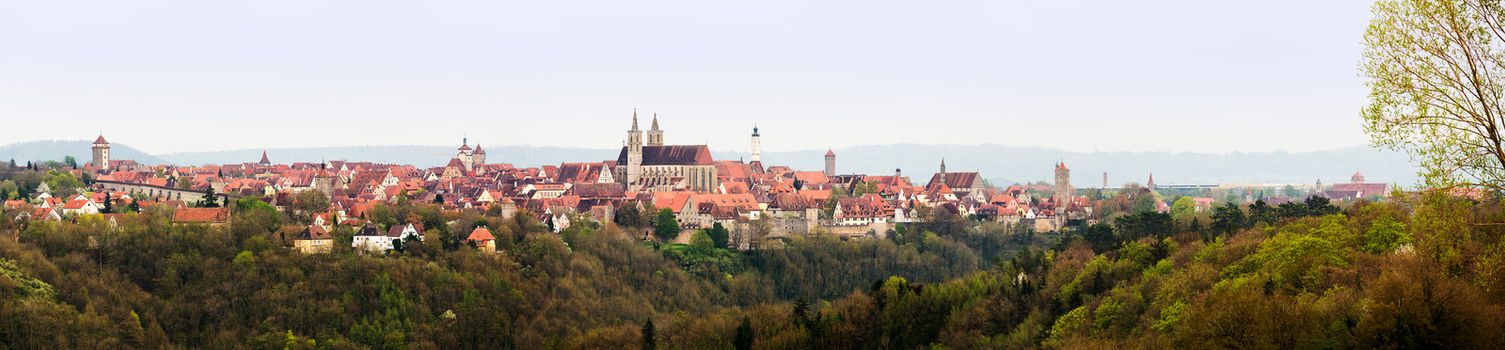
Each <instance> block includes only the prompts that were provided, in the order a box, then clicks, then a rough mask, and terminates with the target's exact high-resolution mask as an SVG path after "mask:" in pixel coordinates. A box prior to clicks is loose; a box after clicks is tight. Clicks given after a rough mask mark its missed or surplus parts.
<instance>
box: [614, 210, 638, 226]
mask: <svg viewBox="0 0 1505 350" xmlns="http://www.w3.org/2000/svg"><path fill="white" fill-rule="evenodd" d="M641 211H642V209H640V208H638V206H637V205H636V204H624V205H622V207H621V208H617V212H616V213H615V216H614V217H613V218H612V221H615V222H616V223H617V226H621V227H628V228H643V226H644V224H643V213H641Z"/></svg>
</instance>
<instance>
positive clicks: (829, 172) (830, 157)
mask: <svg viewBox="0 0 1505 350" xmlns="http://www.w3.org/2000/svg"><path fill="white" fill-rule="evenodd" d="M826 176H828V177H829V176H836V152H835V151H832V150H830V149H826Z"/></svg>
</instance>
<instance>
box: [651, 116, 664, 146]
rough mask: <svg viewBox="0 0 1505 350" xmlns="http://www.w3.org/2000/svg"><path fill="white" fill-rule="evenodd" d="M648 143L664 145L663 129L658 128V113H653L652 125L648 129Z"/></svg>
mask: <svg viewBox="0 0 1505 350" xmlns="http://www.w3.org/2000/svg"><path fill="white" fill-rule="evenodd" d="M648 145H649V146H663V145H664V130H663V129H659V128H658V113H653V127H652V128H651V129H648Z"/></svg>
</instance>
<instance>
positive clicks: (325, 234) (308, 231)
mask: <svg viewBox="0 0 1505 350" xmlns="http://www.w3.org/2000/svg"><path fill="white" fill-rule="evenodd" d="M294 239H297V240H313V239H330V237H329V231H328V230H325V229H324V228H323V227H319V226H317V225H309V226H308V228H304V229H303V232H299V233H298V236H297V237H294Z"/></svg>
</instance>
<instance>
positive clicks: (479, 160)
mask: <svg viewBox="0 0 1505 350" xmlns="http://www.w3.org/2000/svg"><path fill="white" fill-rule="evenodd" d="M471 158H473V159H475V160H474V161H472V162H473V163H475V165H476V166H482V165H486V150H484V149H481V144H480V143H479V142H478V143H476V151H475V155H473V156H471Z"/></svg>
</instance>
